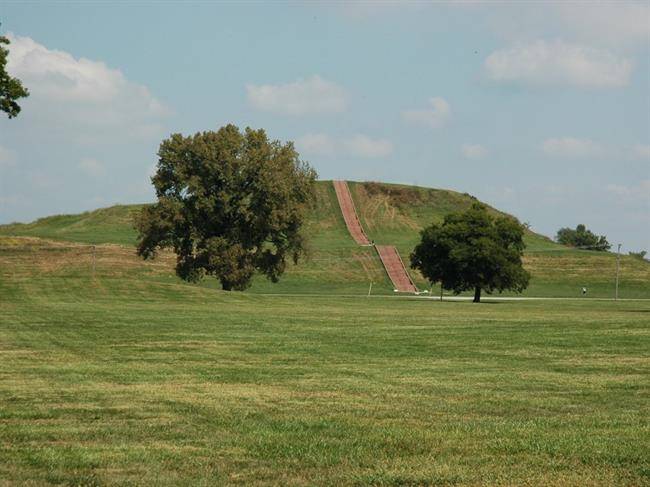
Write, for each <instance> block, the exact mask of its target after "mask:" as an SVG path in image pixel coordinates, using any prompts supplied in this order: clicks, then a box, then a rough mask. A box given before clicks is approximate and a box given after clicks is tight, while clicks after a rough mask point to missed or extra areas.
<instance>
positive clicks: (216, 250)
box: [136, 125, 316, 290]
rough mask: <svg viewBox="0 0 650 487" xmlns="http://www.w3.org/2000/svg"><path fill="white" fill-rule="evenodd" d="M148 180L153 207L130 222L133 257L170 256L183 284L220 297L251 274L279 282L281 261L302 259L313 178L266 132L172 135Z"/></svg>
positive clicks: (246, 282)
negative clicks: (217, 291)
mask: <svg viewBox="0 0 650 487" xmlns="http://www.w3.org/2000/svg"><path fill="white" fill-rule="evenodd" d="M158 156H159V160H158V166H157V171H156V174H155V175H154V176H153V177H152V182H153V185H154V187H155V189H156V195H157V197H158V202H157V203H155V204H154V205H152V206H147V207H145V208H144V209H143V210H142V212H141V213H140V215H139V217H138V218H137V220H136V227H137V229H138V231H139V239H138V248H137V252H138V255H140V256H141V257H143V258H145V259H149V258H153V257H154V256H155V255H156V251H157V249H160V248H172V249H173V250H174V252H175V253H176V256H177V265H176V273H177V274H178V276H179V277H181V278H182V279H184V280H187V281H198V280H200V279H201V278H202V277H203V276H205V275H212V276H215V277H217V278H218V279H219V280H220V281H221V285H222V287H223V289H224V290H244V289H246V288H248V287H249V286H250V283H251V279H252V277H253V275H254V273H255V271H260V272H261V273H263V274H265V275H266V276H267V277H268V278H269V279H270V280H271V281H273V282H277V281H278V279H279V278H280V276H281V275H282V274H283V272H284V270H285V268H286V261H287V257H291V258H292V259H293V261H294V262H295V263H297V262H298V259H299V257H300V256H301V255H302V254H303V253H304V251H305V238H304V236H303V233H302V231H301V229H302V225H303V222H304V219H305V213H306V210H307V207H308V205H309V204H310V202H311V200H312V198H313V191H314V182H315V180H316V172H315V171H314V170H313V169H312V168H311V167H310V166H309V165H308V164H307V163H306V162H303V161H301V160H300V159H299V156H298V153H297V152H296V151H295V149H294V146H293V144H292V143H291V142H288V143H285V144H281V143H280V142H279V141H269V139H268V137H267V135H266V133H265V132H264V130H253V129H250V128H247V129H246V130H245V131H244V132H241V131H240V130H239V129H238V128H237V127H236V126H234V125H227V126H225V127H222V128H220V129H219V130H218V131H217V132H212V131H209V132H201V133H197V134H195V135H194V136H189V137H184V136H182V135H181V134H173V135H172V136H171V137H170V138H168V139H166V140H164V141H163V142H162V144H161V145H160V150H159V151H158Z"/></svg>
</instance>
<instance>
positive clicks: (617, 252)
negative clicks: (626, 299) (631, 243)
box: [614, 244, 621, 301]
mask: <svg viewBox="0 0 650 487" xmlns="http://www.w3.org/2000/svg"><path fill="white" fill-rule="evenodd" d="M620 265H621V244H618V250H616V293H615V294H614V301H618V271H619V268H620Z"/></svg>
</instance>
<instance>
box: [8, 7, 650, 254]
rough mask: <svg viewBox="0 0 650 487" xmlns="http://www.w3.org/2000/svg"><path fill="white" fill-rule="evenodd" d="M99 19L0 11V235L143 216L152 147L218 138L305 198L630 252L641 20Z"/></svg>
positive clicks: (639, 171)
mask: <svg viewBox="0 0 650 487" xmlns="http://www.w3.org/2000/svg"><path fill="white" fill-rule="evenodd" d="M115 3H116V5H111V4H110V3H108V2H101V3H94V4H92V5H88V4H86V5H84V4H82V3H77V2H75V3H70V4H57V5H54V4H47V3H36V2H35V3H29V2H7V1H2V0H0V21H1V22H2V26H1V27H0V29H1V32H2V33H4V34H9V35H10V36H11V39H12V41H13V44H12V45H11V46H10V49H11V52H10V59H9V69H10V72H12V74H14V75H16V76H18V77H20V78H21V79H23V81H24V83H25V85H26V86H27V87H28V88H29V89H30V91H31V93H32V96H31V97H30V98H29V99H28V100H26V101H25V102H24V103H23V112H22V113H21V114H20V116H19V117H18V118H16V119H13V120H8V119H6V118H5V117H0V222H2V223H6V222H10V221H29V220H32V219H34V218H37V217H40V216H46V215H50V214H53V213H70V212H78V211H82V210H89V209H94V208H96V207H99V206H108V205H111V204H114V203H135V202H145V201H151V200H152V199H153V192H152V190H151V188H150V184H149V181H148V177H149V175H150V173H151V171H152V169H153V167H154V165H155V163H156V150H157V147H158V145H159V143H160V141H161V140H162V139H163V138H165V137H166V136H168V135H169V134H170V133H173V132H181V133H185V134H188V133H193V132H195V131H198V130H210V129H216V128H218V127H219V126H221V125H223V124H226V123H230V122H232V123H235V124H237V125H240V126H252V127H262V128H265V129H266V130H267V132H268V133H269V135H270V136H271V137H272V138H277V139H281V140H293V141H295V143H296V145H297V147H298V150H299V152H300V153H301V155H302V157H303V158H304V159H305V160H308V161H309V162H310V163H311V164H312V165H313V166H314V167H315V168H316V170H317V171H318V173H319V175H320V177H321V178H323V179H332V178H340V179H355V180H379V181H388V182H402V183H409V184H412V183H414V184H419V185H423V186H431V187H440V188H451V189H455V190H458V191H461V192H469V193H471V194H474V195H475V196H477V197H478V198H480V199H482V200H484V201H487V202H488V203H490V204H492V205H494V206H496V207H498V208H500V209H503V210H506V211H509V212H511V213H513V214H514V215H516V216H517V217H519V218H520V219H521V220H522V221H527V222H529V223H530V224H531V225H532V227H533V228H534V229H536V230H538V231H540V232H542V233H544V234H547V235H554V233H555V231H556V230H557V229H558V228H560V227H563V226H572V227H574V226H575V225H577V224H578V223H585V224H586V225H587V226H588V227H589V228H591V229H592V230H594V231H595V232H596V233H599V234H605V235H607V236H608V238H609V240H610V242H612V243H619V242H620V243H622V244H623V248H624V250H638V249H647V250H650V62H649V54H650V7H649V3H648V2H616V3H595V2H594V3H589V2H573V3H559V2H548V3H541V2H537V3H525V4H524V3H512V2H507V3H495V2H474V3H464V2H437V3H407V2H347V3H327V2H321V3H309V4H307V3H304V4H301V3H273V4H263V3H248V4H239V5H238V4H234V3H233V4H225V3H222V4H216V3H192V2H182V3H181V2H178V3H169V2H167V3H160V4H157V3H153V2H146V3H138V4H135V6H134V5H133V4H126V3H117V2H115Z"/></svg>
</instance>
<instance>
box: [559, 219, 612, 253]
mask: <svg viewBox="0 0 650 487" xmlns="http://www.w3.org/2000/svg"><path fill="white" fill-rule="evenodd" d="M555 240H556V241H557V242H558V243H561V244H562V245H568V246H569V247H576V248H580V249H585V250H599V251H603V252H604V251H606V250H609V249H610V248H611V247H612V246H611V245H610V243H609V242H608V241H607V238H606V237H605V236H604V235H596V234H594V233H593V232H592V231H591V230H588V229H587V227H586V226H584V225H583V224H580V225H578V226H577V227H576V228H575V230H574V229H572V228H560V229H559V230H558V231H557V236H556V237H555Z"/></svg>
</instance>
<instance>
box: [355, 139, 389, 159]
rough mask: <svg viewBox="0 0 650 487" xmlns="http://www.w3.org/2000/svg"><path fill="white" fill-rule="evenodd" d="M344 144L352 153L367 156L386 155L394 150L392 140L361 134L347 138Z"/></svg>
mask: <svg viewBox="0 0 650 487" xmlns="http://www.w3.org/2000/svg"><path fill="white" fill-rule="evenodd" d="M344 146H345V147H346V148H347V150H348V151H349V152H350V153H351V154H353V155H356V156H359V157H367V158H376V157H386V156H388V155H390V154H391V152H393V144H392V143H391V142H390V141H388V140H386V139H373V138H371V137H368V136H366V135H360V134H359V135H355V136H354V137H352V138H350V139H348V140H345V141H344Z"/></svg>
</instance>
